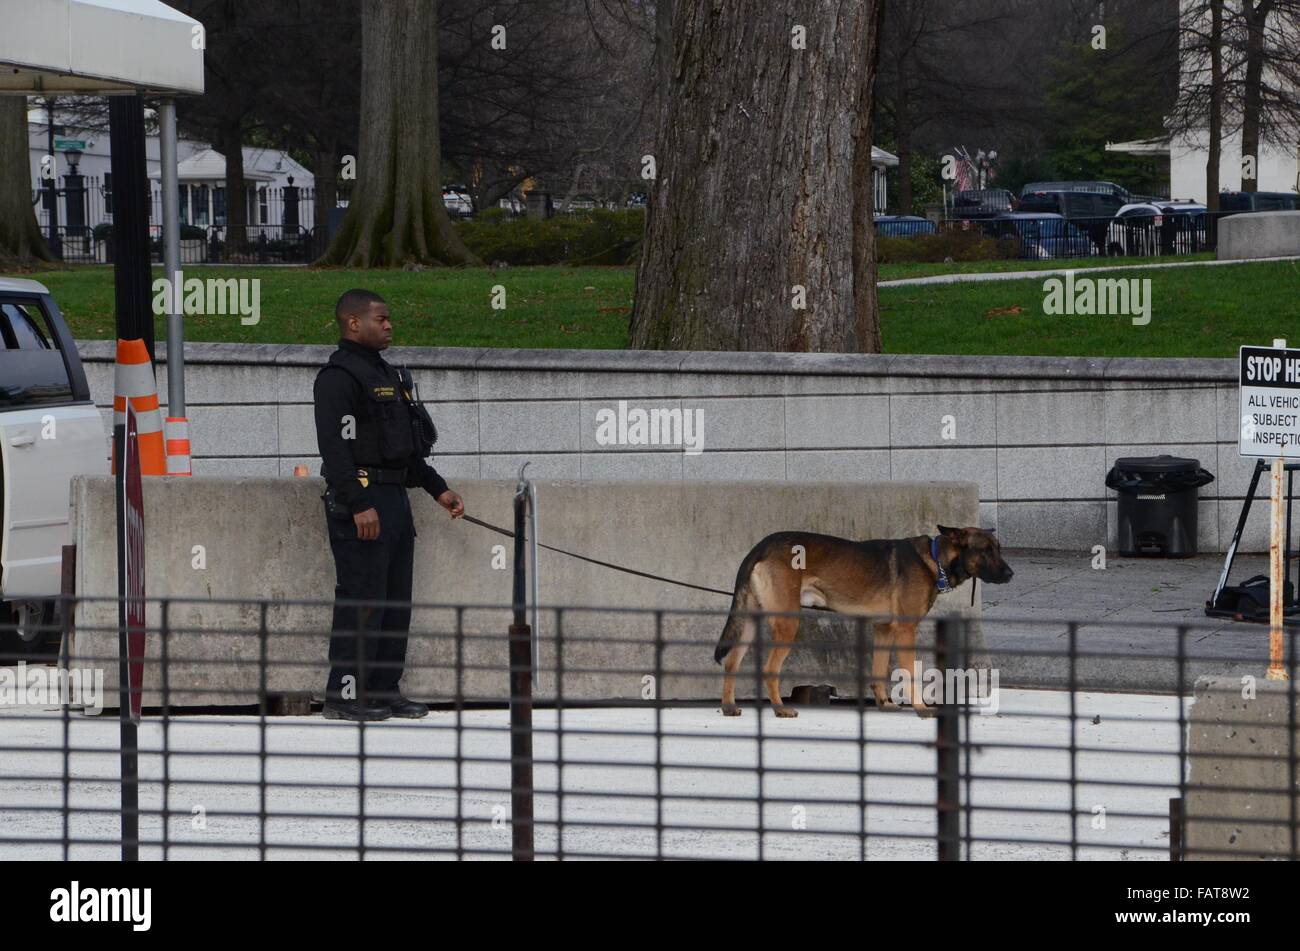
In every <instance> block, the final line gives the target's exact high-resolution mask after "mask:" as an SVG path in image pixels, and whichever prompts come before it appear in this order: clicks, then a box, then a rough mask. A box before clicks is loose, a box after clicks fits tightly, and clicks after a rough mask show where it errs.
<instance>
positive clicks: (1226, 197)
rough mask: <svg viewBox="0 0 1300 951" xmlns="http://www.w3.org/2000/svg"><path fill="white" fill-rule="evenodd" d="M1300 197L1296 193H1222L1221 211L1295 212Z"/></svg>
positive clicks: (1299, 204) (1220, 196) (1220, 197)
mask: <svg viewBox="0 0 1300 951" xmlns="http://www.w3.org/2000/svg"><path fill="white" fill-rule="evenodd" d="M1297 208H1300V195H1297V194H1296V193H1295V192H1220V193H1219V211H1223V212H1241V211H1295V210H1296V209H1297Z"/></svg>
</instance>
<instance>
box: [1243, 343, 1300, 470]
mask: <svg viewBox="0 0 1300 951" xmlns="http://www.w3.org/2000/svg"><path fill="white" fill-rule="evenodd" d="M1240 357H1241V363H1240V366H1239V367H1238V370H1239V376H1238V382H1239V384H1240V388H1241V414H1240V419H1239V422H1240V425H1239V427H1238V431H1239V437H1240V439H1239V450H1240V452H1241V455H1243V456H1264V457H1266V458H1271V459H1276V458H1279V457H1281V458H1285V459H1300V350H1283V349H1279V348H1274V347H1242V348H1241V355H1240Z"/></svg>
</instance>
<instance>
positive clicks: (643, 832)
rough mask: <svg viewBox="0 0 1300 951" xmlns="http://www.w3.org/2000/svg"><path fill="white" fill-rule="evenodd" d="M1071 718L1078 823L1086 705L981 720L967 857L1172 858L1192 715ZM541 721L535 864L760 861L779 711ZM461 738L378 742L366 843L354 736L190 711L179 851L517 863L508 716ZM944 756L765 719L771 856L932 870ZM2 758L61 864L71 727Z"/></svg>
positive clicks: (310, 722) (33, 735) (109, 849)
mask: <svg viewBox="0 0 1300 951" xmlns="http://www.w3.org/2000/svg"><path fill="white" fill-rule="evenodd" d="M1074 704H1075V710H1076V720H1075V725H1076V726H1075V730H1074V734H1073V735H1074V739H1075V743H1076V744H1077V750H1078V752H1077V754H1076V755H1075V756H1074V757H1073V760H1074V766H1073V770H1074V772H1073V775H1074V776H1075V777H1076V778H1077V780H1078V784H1077V786H1076V787H1075V789H1076V797H1075V808H1077V809H1078V810H1079V812H1078V814H1077V816H1076V817H1075V819H1074V821H1073V823H1072V822H1071V818H1070V808H1071V789H1070V782H1069V781H1070V777H1071V771H1072V766H1071V761H1072V757H1071V756H1070V755H1069V754H1068V753H1067V748H1068V744H1069V741H1070V736H1071V730H1070V718H1069V712H1070V699H1069V695H1068V694H1064V693H1059V692H1049V691H1038V690H1034V691H1014V690H1007V689H1003V690H1002V691H1001V695H1000V710H999V711H998V714H997V715H996V716H978V715H976V716H972V717H971V720H970V725H969V729H970V736H971V739H972V740H973V742H974V747H973V748H972V750H971V752H970V756H971V760H970V765H971V772H972V775H973V776H974V777H975V778H973V779H972V780H971V781H970V784H969V786H966V785H965V784H963V789H964V792H963V800H964V801H965V802H967V803H969V806H970V809H969V814H970V819H971V825H970V829H971V830H972V832H973V836H974V839H975V841H974V842H973V844H972V849H971V856H970V857H972V858H981V859H1045V858H1069V857H1070V855H1071V848H1070V846H1071V841H1072V839H1073V841H1074V843H1075V844H1076V845H1077V846H1078V857H1079V858H1106V859H1117V858H1140V859H1164V858H1166V857H1167V854H1168V828H1169V822H1168V819H1167V818H1166V816H1167V812H1168V803H1169V796H1170V795H1171V794H1172V793H1173V792H1174V791H1175V790H1176V789H1177V788H1178V719H1179V703H1178V701H1175V700H1174V699H1173V698H1172V697H1158V696H1146V697H1144V696H1135V695H1131V694H1127V695H1122V696H1119V695H1114V694H1088V693H1078V694H1076V695H1075V697H1074ZM1183 704H1184V706H1183V709H1184V711H1185V709H1186V701H1183ZM1184 715H1185V713H1184ZM534 716H535V720H534V722H535V728H536V733H535V734H534V748H535V754H536V756H537V761H538V765H537V768H536V788H537V792H538V795H537V812H536V816H537V820H538V828H537V849H538V855H539V857H543V858H549V857H553V856H555V854H556V853H557V851H559V850H560V849H561V848H562V849H563V851H564V854H565V855H566V856H570V857H574V856H591V857H598V856H603V857H609V858H615V857H653V856H654V855H655V854H656V851H657V850H659V849H662V854H663V855H665V856H666V857H672V858H706V857H707V858H743V859H752V858H757V857H758V855H759V832H758V823H759V807H758V803H757V801H756V800H757V799H758V797H759V796H760V786H759V779H758V776H757V773H756V771H755V770H754V766H755V765H756V764H757V763H758V762H759V758H758V752H759V744H758V742H757V740H758V733H757V731H758V726H759V718H758V717H756V716H755V715H754V710H753V709H752V708H751V709H748V710H746V715H745V716H743V717H741V718H739V719H733V718H727V717H722V716H719V715H718V713H717V711H716V710H715V709H711V708H708V707H678V708H673V707H669V708H666V709H663V710H662V711H660V712H659V721H658V722H659V725H660V727H661V732H662V734H663V736H662V739H661V740H660V741H659V742H658V743H656V741H655V737H654V732H655V728H656V722H657V720H656V712H655V711H654V710H650V709H617V710H610V709H584V710H566V711H565V712H564V717H563V724H562V729H561V724H560V723H559V722H557V716H556V713H555V711H554V710H538V711H536V713H535V715H534ZM456 725H457V721H456V715H455V714H454V713H452V712H448V711H439V712H436V713H434V714H433V715H432V716H430V717H429V718H428V719H426V720H419V721H410V720H407V721H388V722H387V723H383V724H379V725H372V726H368V727H367V728H366V730H365V734H364V735H365V740H364V742H365V750H366V760H365V778H364V782H365V785H366V790H365V813H366V821H365V824H364V833H363V832H362V828H361V824H360V823H359V822H358V821H357V813H358V811H359V807H360V805H361V801H360V796H359V795H358V793H359V788H358V787H359V785H360V783H361V775H360V770H359V763H358V759H357V756H356V753H357V750H358V745H359V744H358V740H359V732H360V731H359V730H358V729H357V728H356V727H355V726H354V725H352V724H345V723H339V722H336V721H329V720H322V719H320V718H319V717H311V718H309V717H280V718H273V719H271V720H268V721H267V724H266V727H265V734H264V739H263V734H262V733H261V731H260V729H259V724H258V721H257V720H256V719H252V718H248V717H225V716H222V717H201V716H176V717H173V718H172V720H171V722H170V729H169V732H168V734H167V737H166V743H167V746H166V749H167V750H168V751H169V755H168V758H167V769H168V777H169V786H168V790H167V794H168V795H167V807H168V809H169V811H170V813H171V819H170V821H169V822H168V824H167V841H168V857H169V858H174V859H248V858H256V857H257V855H258V852H259V848H258V847H259V843H260V841H261V840H262V837H263V834H264V836H265V841H266V843H267V846H268V848H267V855H268V857H270V858H279V859H284V858H310V859H349V858H356V857H357V855H358V848H357V846H358V844H359V842H360V840H361V836H362V834H364V836H365V843H366V846H367V853H368V856H369V857H385V858H412V857H426V858H427V857H442V858H446V857H450V856H455V855H457V854H461V855H464V856H465V857H468V858H502V857H505V856H507V855H508V854H509V848H510V825H509V822H508V817H509V815H510V728H509V714H508V713H507V712H506V711H505V710H482V711H468V712H465V713H464V714H463V719H462V726H463V729H462V730H461V731H459V743H458V741H457V734H458V731H457V729H456ZM70 729H71V735H70V740H71V745H72V747H73V748H74V749H75V750H76V752H74V753H73V754H72V756H71V762H70V763H69V774H70V776H71V777H72V780H71V782H70V783H69V787H68V793H69V805H70V815H69V819H68V831H69V834H70V835H71V837H72V839H73V840H74V844H73V845H72V847H71V857H72V858H74V859H92V858H93V859H109V860H111V859H113V858H115V857H116V856H117V845H116V841H117V835H118V829H119V826H118V813H117V809H118V805H119V792H118V783H117V775H118V759H117V755H116V749H117V741H118V725H117V722H116V721H115V720H112V719H109V718H98V719H96V718H80V717H78V718H74V719H73V720H72V721H71V724H70ZM561 735H562V736H563V761H564V768H563V770H562V771H561V770H559V769H557V768H556V762H557V758H558V754H559V748H558V746H559V744H558V739H559V737H560V736H561ZM934 739H935V721H934V720H923V719H921V718H919V717H916V716H914V715H912V713H911V712H910V711H898V712H885V711H877V710H867V711H866V713H865V714H859V713H858V712H857V711H856V710H854V709H853V708H851V707H849V708H845V707H840V708H831V707H820V708H809V709H807V710H805V711H803V712H802V713H801V714H800V716H799V718H798V719H797V720H778V719H777V718H776V717H774V716H773V715H772V712H771V711H770V710H766V709H765V710H764V711H763V716H762V758H761V762H762V766H763V779H762V786H761V796H762V828H763V832H762V855H763V857H765V858H784V859H819V860H820V859H849V860H854V859H858V858H860V857H862V854H863V844H864V843H863V840H862V838H861V835H860V833H861V832H862V831H863V829H864V828H865V832H866V840H865V851H866V857H868V858H888V859H933V858H934V857H935V834H936V831H937V828H936V824H935V806H934V802H935V777H934V747H933V744H934ZM864 740H865V744H864V742H863V741H864ZM263 742H264V743H265V748H266V751H267V754H268V755H267V758H266V760H265V770H266V773H265V775H266V788H265V799H263V798H262V795H261V786H260V785H259V777H260V773H259V770H260V768H261V767H262V762H263V761H262V759H261V757H260V756H259V752H260V750H261V748H262V743H263ZM0 743H3V745H5V746H6V747H9V750H8V751H7V752H6V753H5V754H4V756H3V757H0V861H3V860H11V859H58V858H59V857H61V855H62V837H63V828H64V827H63V814H62V811H61V810H62V806H63V795H64V789H63V782H62V769H63V763H62V756H61V754H60V750H61V749H62V747H63V722H62V720H61V718H60V717H59V716H57V715H54V714H50V713H45V712H40V711H35V710H28V711H23V712H16V711H12V710H11V711H8V712H6V713H5V715H4V717H2V718H0ZM162 744H163V734H162V729H161V725H160V724H159V722H158V721H157V720H156V719H152V718H150V719H146V720H145V721H144V723H143V724H142V725H141V728H140V750H141V753H140V778H141V781H142V782H141V789H140V806H141V808H142V810H144V814H143V815H142V817H141V822H140V831H141V837H142V839H143V841H144V843H145V844H144V845H143V846H142V848H141V856H140V857H141V858H143V859H156V858H160V857H161V852H162V848H161V841H162V838H163V825H162V821H161V818H160V812H161V808H162V805H163V786H162V783H161V781H160V780H161V778H162V757H161V756H160V755H159V753H160V751H161V750H162V749H163V745H162ZM458 757H459V769H458V768H457V767H458ZM859 770H865V773H866V780H865V783H860V774H859ZM560 792H562V793H563V796H562V802H561V797H560V796H559V795H558V794H559V793H560ZM656 793H659V794H660V795H659V798H658V800H657V798H656ZM864 798H865V799H866V801H867V806H866V809H865V812H864V810H863V808H862V805H861V801H862V799H864ZM657 802H658V803H660V804H661V806H662V812H661V813H658V812H657V808H656V806H657ZM1099 806H1100V807H1104V808H1105V809H1106V812H1107V813H1108V820H1107V822H1106V823H1105V828H1104V829H1097V828H1095V827H1094V822H1093V817H1094V815H1095V814H1096V811H1097V807H1099ZM263 809H265V814H266V817H267V818H266V820H265V825H264V826H263V825H262V823H261V822H259V813H261V812H262V810H263ZM561 810H562V812H561ZM561 814H562V815H563V822H564V825H563V841H562V843H561V840H560V838H559V835H558V834H557V833H558V829H557V819H558V818H559V816H560V815H561ZM657 822H661V823H662V831H661V832H657V831H656V823H657ZM399 850H405V851H399Z"/></svg>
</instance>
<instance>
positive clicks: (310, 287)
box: [31, 261, 1300, 357]
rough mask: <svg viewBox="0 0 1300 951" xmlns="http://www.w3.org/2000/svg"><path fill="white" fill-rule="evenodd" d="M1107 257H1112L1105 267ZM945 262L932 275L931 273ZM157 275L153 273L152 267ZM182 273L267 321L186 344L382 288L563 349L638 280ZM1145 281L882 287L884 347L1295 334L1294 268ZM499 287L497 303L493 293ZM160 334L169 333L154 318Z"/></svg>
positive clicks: (437, 326)
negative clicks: (240, 300)
mask: <svg viewBox="0 0 1300 951" xmlns="http://www.w3.org/2000/svg"><path fill="white" fill-rule="evenodd" d="M1106 263H1111V262H1109V261H1108V262H1106ZM1036 265H1037V266H1040V267H1060V266H1061V263H1060V262H1019V261H1005V262H1002V261H999V262H979V263H977V264H959V265H952V264H948V265H925V264H922V265H914V264H913V265H886V266H883V267H882V268H881V279H882V280H889V279H891V278H897V277H905V276H906V277H916V276H923V275H924V274H927V273H948V272H951V271H953V270H960V271H967V272H969V271H980V270H994V269H1003V270H1006V269H1011V270H1015V269H1025V268H1029V267H1035V266H1036ZM936 268H937V269H939V270H938V271H937V272H936V271H934V270H931V269H936ZM31 276H32V277H35V278H37V279H38V280H41V281H42V282H44V283H45V284H46V286H48V287H49V288H50V290H51V292H52V293H53V294H54V296H55V299H56V300H57V301H58V302H59V305H60V307H62V309H63V312H64V314H65V315H66V316H67V318H68V322H69V324H70V325H71V326H72V330H73V333H74V335H75V336H76V337H78V338H79V339H109V338H111V337H112V335H113V282H112V271H111V269H110V268H108V267H76V268H63V269H52V270H42V271H39V272H37V273H35V274H33V275H31ZM155 276H156V277H157V276H160V271H159V270H157V269H156V270H155ZM187 276H188V277H218V278H225V277H244V278H260V279H261V321H260V322H259V323H258V324H256V325H254V326H244V325H242V324H241V323H240V321H239V318H238V316H203V317H197V316H192V317H187V318H186V321H185V325H186V331H185V333H186V339H187V340H191V341H240V342H246V343H322V344H323V343H332V342H333V341H334V340H335V339H336V334H335V330H334V321H333V307H334V301H335V300H336V299H337V298H338V295H339V294H340V293H342V292H343V291H344V290H346V289H347V288H349V287H356V286H361V287H369V288H372V289H374V290H376V291H378V292H379V293H380V294H382V295H383V296H384V297H385V298H386V299H387V300H388V301H389V304H390V307H391V309H392V312H393V317H394V325H395V329H396V336H397V340H398V342H399V343H400V344H402V345H406V346H444V347H541V348H547V347H568V348H582V349H621V348H623V347H625V346H626V345H627V321H628V315H629V314H630V313H631V306H632V293H633V277H634V272H633V269H632V268H626V267H582V268H571V267H519V268H505V269H502V270H499V271H496V272H491V271H488V270H483V269H468V270H455V269H446V270H444V269H434V270H427V271H419V272H408V271H335V270H312V269H306V268H206V267H202V268H194V269H192V270H191V271H190V272H189V273H188V274H187ZM1114 276H1116V277H1126V278H1138V279H1149V280H1150V281H1151V288H1152V302H1153V303H1152V318H1151V322H1150V324H1148V325H1146V326H1134V325H1133V323H1132V320H1131V318H1129V317H1085V316H1048V315H1046V314H1044V313H1043V299H1044V293H1043V286H1042V285H1043V281H1042V280H1039V279H1034V280H1015V281H988V282H978V283H966V284H951V285H925V286H919V287H918V286H910V287H896V288H882V289H881V291H880V304H881V320H882V328H883V335H884V342H885V350H886V352H889V353H950V354H1011V355H1027V354H1043V355H1060V356H1064V355H1073V356H1200V357H1226V356H1232V355H1234V354H1235V353H1236V351H1237V347H1238V346H1239V345H1240V344H1243V343H1257V344H1258V343H1262V344H1268V343H1271V342H1272V340H1273V338H1274V337H1277V336H1283V337H1288V338H1295V339H1300V263H1297V262H1268V263H1246V264H1235V265H1230V266H1226V267H1205V268H1198V267H1189V268H1172V269H1167V270H1142V271H1133V270H1128V271H1125V270H1123V267H1122V264H1121V267H1120V268H1119V269H1118V270H1117V271H1116V273H1115V275H1114ZM497 284H500V285H503V286H504V287H505V290H506V304H507V306H506V308H505V309H504V310H494V309H493V308H492V306H491V303H492V289H493V287H494V286H495V285H497ZM157 336H158V338H159V339H164V338H165V336H166V328H165V327H164V326H163V321H162V320H161V319H159V320H158V321H157Z"/></svg>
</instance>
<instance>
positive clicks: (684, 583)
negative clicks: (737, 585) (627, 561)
mask: <svg viewBox="0 0 1300 951" xmlns="http://www.w3.org/2000/svg"><path fill="white" fill-rule="evenodd" d="M461 518H463V519H464V520H465V521H467V522H473V523H474V524H475V525H479V526H482V527H483V528H486V529H488V530H489V531H492V532H496V533H497V534H498V535H504V536H506V538H514V537H515V533H514V532H511V531H508V530H506V529H504V528H501V527H500V526H499V525H493V524H492V523H491V522H485V521H483V520H482V519H481V518H475V517H474V516H473V515H462V516H461ZM537 547H538V548H545V549H546V550H547V551H553V552H557V553H559V554H561V555H568V556H569V557H570V558H577V559H578V560H579V561H585V562H588V563H589V564H593V565H599V566H600V567H602V568H612V569H613V570H614V571H621V572H623V573H624V574H629V575H636V576H637V577H638V578H649V579H650V580H651V581H663V582H666V583H667V584H675V585H677V586H678V587H682V588H694V589H695V590H696V591H707V592H709V593H710V594H721V595H725V596H726V597H728V598H730V597H731V596H732V595H734V594H735V592H734V591H723V590H722V589H721V588H708V587H705V586H704V585H701V584H691V583H690V582H689V581H678V580H677V579H675V578H665V577H664V576H663V575H652V574H650V573H649V572H647V571H637V570H636V569H635V568H626V567H624V566H623V565H616V564H614V563H612V562H608V561H601V560H600V559H599V558H590V557H588V556H587V555H579V554H578V553H577V552H576V551H568V550H567V549H564V548H556V547H555V546H554V545H545V544H543V543H542V542H538V543H537Z"/></svg>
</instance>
